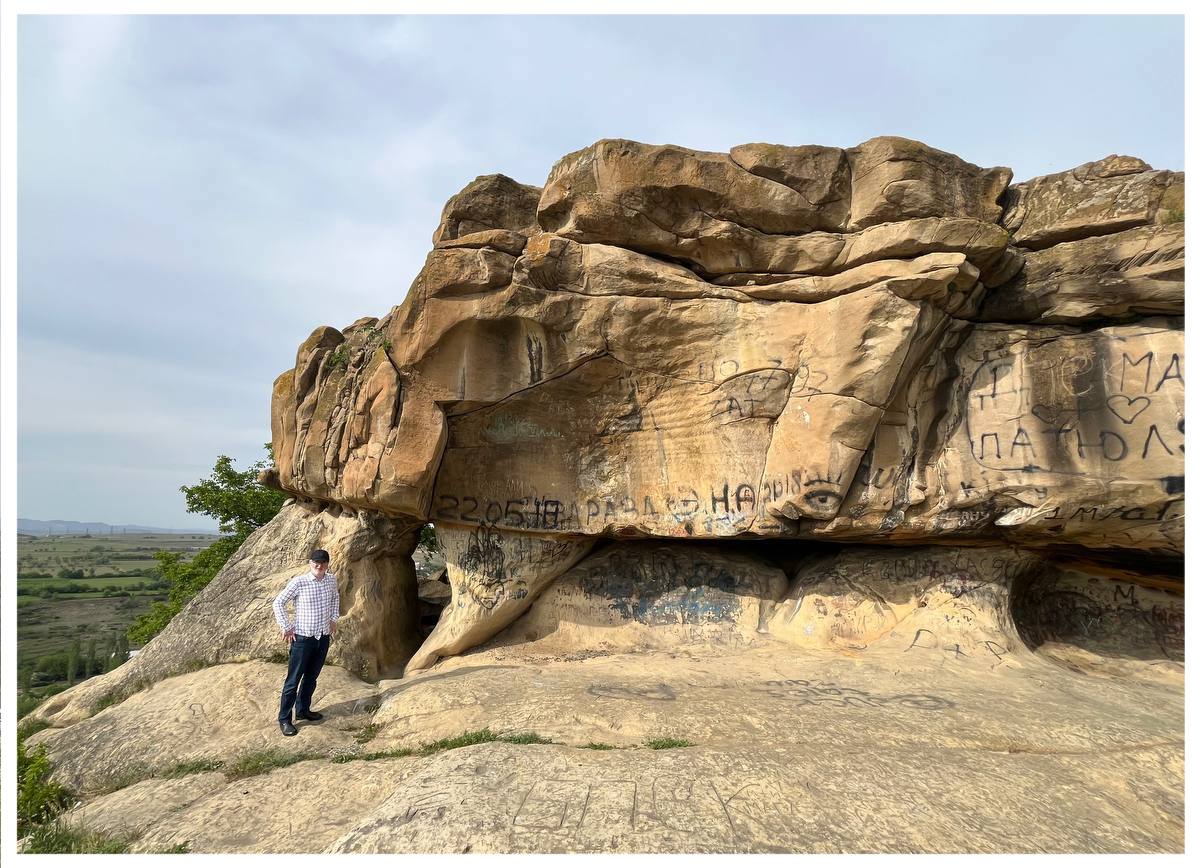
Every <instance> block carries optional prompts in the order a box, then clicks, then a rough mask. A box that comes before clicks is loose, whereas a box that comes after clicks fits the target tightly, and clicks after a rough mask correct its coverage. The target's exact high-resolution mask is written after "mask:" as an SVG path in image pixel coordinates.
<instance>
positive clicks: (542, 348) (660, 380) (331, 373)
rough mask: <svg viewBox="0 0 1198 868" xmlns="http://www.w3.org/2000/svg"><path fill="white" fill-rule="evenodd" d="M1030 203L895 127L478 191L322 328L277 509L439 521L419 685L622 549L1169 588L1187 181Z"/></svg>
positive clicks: (601, 161)
mask: <svg viewBox="0 0 1198 868" xmlns="http://www.w3.org/2000/svg"><path fill="white" fill-rule="evenodd" d="M1010 180H1011V172H1010V170H1008V169H1004V168H992V169H983V168H979V167H978V166H974V165H972V164H970V163H967V162H965V161H964V160H962V159H960V158H958V157H956V156H954V155H952V154H948V153H944V152H942V151H937V150H935V149H932V148H929V147H927V146H925V145H923V144H920V143H918V142H913V141H910V140H906V139H899V138H893V137H883V138H877V139H871V140H870V141H868V142H865V143H864V144H862V145H860V146H858V147H856V148H850V149H847V150H842V149H838V148H827V147H817V146H803V147H784V146H779V145H764V144H752V145H742V146H738V147H736V148H733V149H732V151H731V152H730V153H729V154H714V153H703V152H696V151H690V150H686V149H684V148H679V147H674V146H660V147H657V146H649V145H643V144H639V143H636V142H630V141H623V140H604V141H600V142H598V143H596V144H595V145H592V146H591V147H589V148H585V149H583V150H581V151H578V152H575V153H573V154H569V155H567V156H566V157H564V158H562V159H561V160H560V161H559V162H558V163H557V165H555V166H554V167H553V170H552V171H551V172H550V174H549V178H548V181H547V182H546V184H545V186H544V188H542V189H539V188H536V187H530V186H525V185H521V184H517V183H516V182H514V181H511V180H510V179H508V178H505V177H504V176H502V175H496V176H489V177H483V178H479V179H478V180H476V181H475V182H473V183H472V184H470V185H468V186H467V187H466V188H465V189H464V190H463V191H462V192H461V193H460V194H458V195H457V196H455V197H454V198H453V199H452V200H451V201H450V202H449V203H448V204H447V205H446V208H445V212H444V214H443V219H442V223H441V225H440V226H439V227H438V228H437V230H436V232H435V234H434V249H433V250H432V252H431V253H430V254H429V256H428V260H427V262H426V263H425V267H424V269H423V270H422V271H421V273H420V274H419V275H418V276H417V277H416V279H415V281H414V282H413V285H412V288H411V290H410V292H409V294H408V297H407V298H406V300H405V301H404V303H403V304H402V305H400V306H399V307H397V308H395V309H393V310H392V311H391V312H390V313H389V314H388V315H387V316H385V317H383V318H382V319H377V320H376V319H373V318H369V319H363V320H359V321H357V322H355V323H354V324H353V325H351V326H350V327H348V328H346V329H344V330H341V331H338V330H336V329H332V328H329V327H324V328H321V329H318V330H317V331H316V332H314V333H313V335H312V336H311V337H310V338H309V339H308V340H307V341H306V342H305V343H304V344H303V345H302V346H301V347H300V350H299V353H298V354H297V358H296V365H295V368H294V370H292V371H288V372H286V373H284V374H283V375H282V376H280V377H279V378H278V380H277V381H276V382H275V387H274V399H273V404H272V426H273V432H274V446H275V454H276V456H277V457H278V467H279V480H280V484H281V487H283V488H284V489H286V490H288V491H290V492H293V493H294V494H295V495H297V496H298V497H300V498H303V499H306V500H309V501H312V502H316V503H322V502H323V503H337V504H342V505H346V506H351V507H354V508H357V509H362V510H368V511H371V512H377V513H380V514H382V515H386V516H391V517H400V516H407V517H412V518H417V519H428V520H431V521H433V522H435V523H436V526H437V528H438V531H439V532H440V533H442V534H443V535H444V536H445V537H446V539H447V541H448V546H449V548H450V549H451V550H452V551H451V555H450V557H449V571H450V582H451V585H452V586H453V587H454V601H453V604H452V605H451V606H450V607H449V609H448V614H447V616H446V617H443V619H442V622H441V623H440V624H438V627H437V631H436V633H435V634H434V636H433V637H432V638H431V639H430V640H429V642H428V643H426V645H425V648H424V651H423V652H422V653H421V654H420V655H418V656H417V660H415V661H414V663H415V664H418V665H427V664H428V663H430V662H431V661H432V660H434V659H435V657H436V656H437V655H438V654H442V653H457V652H458V651H460V650H463V648H464V647H468V646H469V645H472V644H475V642H476V641H479V640H480V638H485V635H486V634H493V633H494V632H495V631H496V630H498V629H500V628H502V627H503V626H506V625H507V624H508V623H511V621H512V620H514V619H515V618H516V617H518V616H519V615H520V614H522V613H523V612H524V611H525V610H526V609H527V607H528V605H529V604H530V603H531V601H532V599H533V598H535V596H536V595H537V594H538V593H539V592H540V591H541V590H542V589H543V588H545V587H548V586H549V585H550V584H551V583H552V582H553V581H554V580H555V579H556V578H557V577H558V576H559V575H561V574H562V573H564V572H565V571H566V570H568V569H569V568H570V567H571V566H572V565H573V564H574V563H575V562H577V560H578V558H579V557H581V556H582V555H583V553H584V552H585V551H586V549H587V547H588V546H589V545H591V544H592V543H593V542H594V541H596V540H599V539H610V538H625V537H639V538H654V537H656V538H661V537H669V538H675V539H694V540H717V539H726V538H731V537H735V538H738V539H744V538H750V539H790V540H815V539H818V540H829V541H831V540H842V541H854V542H870V543H895V542H901V543H903V544H910V543H936V544H945V543H949V542H951V543H953V544H960V545H993V544H996V543H1006V544H1016V545H1018V546H1020V547H1022V548H1025V549H1028V550H1035V551H1040V552H1042V553H1054V554H1057V555H1059V554H1062V553H1065V554H1069V555H1071V556H1074V557H1077V556H1085V557H1087V558H1089V559H1091V560H1095V559H1096V560H1097V561H1099V562H1104V563H1107V564H1108V565H1111V564H1113V565H1115V566H1116V567H1119V566H1120V565H1124V564H1127V563H1138V564H1140V565H1141V566H1142V565H1144V564H1146V563H1147V564H1151V565H1153V566H1152V569H1156V570H1158V571H1159V570H1160V569H1165V570H1166V571H1168V570H1174V569H1176V568H1177V566H1178V564H1179V561H1180V558H1181V556H1182V526H1183V520H1182V514H1183V505H1184V469H1183V458H1184V409H1183V397H1184V369H1183V368H1184V347H1183V335H1184V332H1183V327H1182V319H1181V317H1182V315H1183V312H1184V306H1183V297H1182V295H1183V294H1182V289H1183V256H1184V239H1183V225H1184V224H1183V223H1181V222H1180V221H1181V217H1182V216H1183V212H1182V211H1181V207H1182V197H1183V190H1184V184H1183V176H1182V175H1181V174H1180V173H1174V172H1163V171H1154V170H1152V169H1151V168H1150V167H1149V166H1147V165H1146V164H1144V163H1143V162H1141V161H1139V160H1136V159H1133V158H1129V157H1108V158H1107V159H1105V160H1101V161H1099V162H1096V163H1090V164H1087V165H1085V166H1081V167H1079V168H1077V169H1074V170H1071V171H1069V172H1063V173H1060V174H1059V175H1053V176H1047V177H1043V178H1036V179H1033V180H1031V181H1028V182H1024V183H1020V184H1016V185H1014V186H1011V185H1010V183H1009V182H1010ZM532 549H536V553H535V555H534V554H532ZM1162 565H1163V566H1162ZM480 622H486V623H487V624H488V626H487V627H486V628H485V629H481V630H480V629H479V628H478V626H477V625H478V624H479V623H480Z"/></svg>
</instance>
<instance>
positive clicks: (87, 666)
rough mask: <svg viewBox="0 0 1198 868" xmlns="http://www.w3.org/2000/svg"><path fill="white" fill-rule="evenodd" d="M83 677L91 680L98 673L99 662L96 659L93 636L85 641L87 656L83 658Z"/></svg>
mask: <svg viewBox="0 0 1198 868" xmlns="http://www.w3.org/2000/svg"><path fill="white" fill-rule="evenodd" d="M83 659H84V663H83V677H84V678H91V677H92V676H93V675H96V674H98V673H99V671H100V664H99V660H97V659H96V639H95V637H94V636H93V637H92V638H90V639H88V640H87V656H86V657H84V658H83Z"/></svg>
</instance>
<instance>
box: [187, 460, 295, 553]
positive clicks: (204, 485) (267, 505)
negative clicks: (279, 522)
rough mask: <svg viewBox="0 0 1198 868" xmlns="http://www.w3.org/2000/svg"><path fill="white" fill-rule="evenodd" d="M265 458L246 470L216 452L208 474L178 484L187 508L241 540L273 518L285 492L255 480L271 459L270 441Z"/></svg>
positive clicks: (224, 532)
mask: <svg viewBox="0 0 1198 868" xmlns="http://www.w3.org/2000/svg"><path fill="white" fill-rule="evenodd" d="M266 452H267V456H268V460H266V461H257V462H255V463H254V464H251V465H250V466H249V467H248V468H247V469H246V470H243V471H240V472H239V471H237V470H235V469H234V468H233V459H232V458H230V457H229V456H228V455H221V456H218V457H217V459H216V466H215V467H213V468H212V475H211V476H209V477H208V478H207V479H204V480H201V481H200V482H198V483H196V484H195V485H184V486H181V487H180V488H179V490H180V491H182V492H183V496H184V497H185V498H186V499H187V511H188V512H194V513H199V514H201V515H208V516H211V517H212V518H215V519H217V520H218V521H219V522H220V532H221V533H223V534H232V535H233V536H240V537H241V538H242V539H243V540H244V539H245V538H246V537H247V536H249V535H250V534H251V533H253V532H254V530H256V529H257V528H260V527H262V525H264V524H266V523H267V522H268V521H270V520H271V519H272V518H274V517H275V516H276V515H277V514H278V512H279V510H280V509H282V508H283V501H284V500H286V499H287V495H286V494H284V493H283V492H281V491H276V490H275V489H273V488H267V487H266V486H264V485H262V484H261V483H259V482H258V474H259V473H261V472H262V471H263V470H265V469H266V468H267V467H269V466H270V465H271V464H273V463H274V454H273V453H272V451H271V447H270V444H269V443H267V444H266Z"/></svg>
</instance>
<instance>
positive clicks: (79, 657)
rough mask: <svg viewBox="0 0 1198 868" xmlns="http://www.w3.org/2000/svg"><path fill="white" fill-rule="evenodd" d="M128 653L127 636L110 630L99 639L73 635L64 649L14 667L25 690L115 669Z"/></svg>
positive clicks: (89, 676)
mask: <svg viewBox="0 0 1198 868" xmlns="http://www.w3.org/2000/svg"><path fill="white" fill-rule="evenodd" d="M128 656H129V638H128V637H127V636H126V635H125V634H124V633H122V632H121V631H120V630H113V631H111V632H110V633H109V634H108V636H107V637H104V639H103V640H97V639H96V638H95V637H92V638H90V639H88V640H87V642H82V641H81V640H80V639H79V638H74V639H72V640H71V643H70V645H68V646H67V650H66V651H60V652H57V653H54V654H43V655H41V656H39V657H37V658H35V659H34V660H33V662H32V663H31V664H29V663H22V664H21V666H20V667H19V668H18V670H17V682H18V684H19V685H20V687H21V689H22V690H23V691H25V692H26V693H28V692H29V691H30V690H32V689H33V688H35V687H42V686H45V685H47V684H53V683H55V682H59V681H65V682H66V683H67V686H68V687H70V686H71V685H74V684H75V683H77V682H79V681H83V680H84V679H85V678H91V677H92V676H93V675H100V674H102V673H104V672H109V671H111V670H113V669H115V668H116V667H117V666H120V665H121V664H122V663H124V662H125V660H126V658H127V657H128Z"/></svg>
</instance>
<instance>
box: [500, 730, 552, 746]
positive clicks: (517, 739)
mask: <svg viewBox="0 0 1198 868" xmlns="http://www.w3.org/2000/svg"><path fill="white" fill-rule="evenodd" d="M495 740H496V741H503V742H507V743H508V744H553V740H552V739H548V738H545V737H544V736H543V735H537V734H536V733H535V732H522V733H519V734H518V735H501V736H500V737H499V738H497V739H495Z"/></svg>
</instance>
